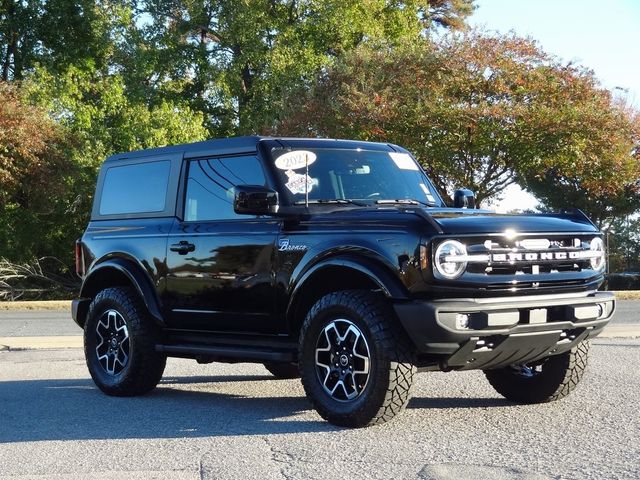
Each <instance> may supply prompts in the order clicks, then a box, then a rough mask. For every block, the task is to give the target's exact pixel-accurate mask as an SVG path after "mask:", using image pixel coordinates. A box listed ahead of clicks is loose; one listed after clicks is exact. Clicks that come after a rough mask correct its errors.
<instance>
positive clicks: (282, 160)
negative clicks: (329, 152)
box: [276, 150, 316, 170]
mask: <svg viewBox="0 0 640 480" xmlns="http://www.w3.org/2000/svg"><path fill="white" fill-rule="evenodd" d="M315 161H316V154H315V153H313V152H309V151H307V150H294V151H293V152H287V153H285V154H284V155H280V156H279V157H278V158H277V159H276V167H277V168H279V169H280V170H297V169H299V168H305V167H306V166H307V165H311V164H312V163H313V162H315Z"/></svg>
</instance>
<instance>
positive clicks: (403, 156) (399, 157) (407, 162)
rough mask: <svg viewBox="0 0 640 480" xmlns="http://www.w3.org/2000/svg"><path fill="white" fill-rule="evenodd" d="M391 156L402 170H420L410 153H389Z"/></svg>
mask: <svg viewBox="0 0 640 480" xmlns="http://www.w3.org/2000/svg"><path fill="white" fill-rule="evenodd" d="M389 156H390V157H391V158H392V159H393V161H394V162H395V164H396V166H397V167H398V168H399V169H401V170H415V171H418V170H419V168H418V165H417V164H416V162H415V160H414V159H413V158H411V155H409V154H408V153H398V152H389Z"/></svg>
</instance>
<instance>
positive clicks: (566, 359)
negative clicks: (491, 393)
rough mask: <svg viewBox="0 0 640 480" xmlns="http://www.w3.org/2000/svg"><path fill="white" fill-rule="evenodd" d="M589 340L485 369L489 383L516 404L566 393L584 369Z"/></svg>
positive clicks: (578, 380) (567, 393)
mask: <svg viewBox="0 0 640 480" xmlns="http://www.w3.org/2000/svg"><path fill="white" fill-rule="evenodd" d="M588 356H589V341H588V340H585V341H583V342H581V343H579V344H578V345H576V346H575V347H574V348H572V349H571V350H569V351H568V352H565V353H561V354H560V355H554V356H552V357H548V358H545V359H544V360H540V361H538V362H534V363H532V364H526V365H512V366H509V367H506V368H500V369H496V370H485V372H484V374H485V375H486V377H487V380H489V383H490V384H491V386H492V387H493V388H494V389H495V390H496V391H497V392H498V393H499V394H500V395H502V396H503V397H505V398H507V399H508V400H511V401H513V402H517V403H545V402H552V401H554V400H559V399H561V398H564V397H566V396H567V395H569V394H570V393H571V392H572V391H573V390H574V389H575V388H576V387H577V386H578V383H579V382H580V380H581V379H582V376H583V374H584V370H585V369H586V368H587V359H588Z"/></svg>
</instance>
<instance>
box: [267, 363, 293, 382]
mask: <svg viewBox="0 0 640 480" xmlns="http://www.w3.org/2000/svg"><path fill="white" fill-rule="evenodd" d="M264 368H266V369H267V370H269V373H271V375H273V376H274V377H276V378H277V379H280V380H287V379H291V378H298V377H299V376H300V371H299V370H298V364H297V363H292V362H291V363H275V362H268V363H265V364H264Z"/></svg>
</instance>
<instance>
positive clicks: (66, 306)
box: [0, 300, 71, 311]
mask: <svg viewBox="0 0 640 480" xmlns="http://www.w3.org/2000/svg"><path fill="white" fill-rule="evenodd" d="M2 310H71V300H36V301H30V302H0V311H2Z"/></svg>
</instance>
